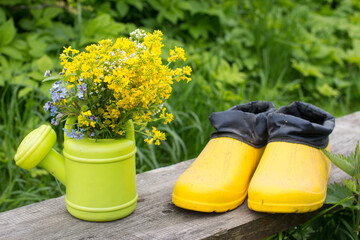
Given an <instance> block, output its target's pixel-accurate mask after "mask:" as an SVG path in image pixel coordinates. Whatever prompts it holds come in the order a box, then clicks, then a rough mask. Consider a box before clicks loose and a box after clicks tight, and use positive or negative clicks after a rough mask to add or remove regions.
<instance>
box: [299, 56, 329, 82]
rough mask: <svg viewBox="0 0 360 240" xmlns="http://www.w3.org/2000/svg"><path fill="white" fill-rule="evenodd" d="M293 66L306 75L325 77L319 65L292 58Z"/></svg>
mask: <svg viewBox="0 0 360 240" xmlns="http://www.w3.org/2000/svg"><path fill="white" fill-rule="evenodd" d="M292 67H293V68H294V69H296V70H298V71H299V72H300V73H301V74H302V75H303V76H305V77H308V76H313V77H316V78H320V79H321V78H323V77H324V75H323V73H322V72H321V69H320V68H319V67H318V66H315V65H312V64H310V63H307V62H301V61H296V60H292Z"/></svg>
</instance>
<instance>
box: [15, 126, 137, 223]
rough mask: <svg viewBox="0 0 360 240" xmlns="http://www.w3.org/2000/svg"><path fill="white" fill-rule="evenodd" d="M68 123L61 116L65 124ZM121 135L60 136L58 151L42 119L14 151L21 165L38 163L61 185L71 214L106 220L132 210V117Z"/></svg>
mask: <svg viewBox="0 0 360 240" xmlns="http://www.w3.org/2000/svg"><path fill="white" fill-rule="evenodd" d="M71 125H72V123H71V121H67V123H66V126H65V127H66V128H70V127H69V126H71ZM125 130H126V131H125V135H126V136H125V138H122V139H100V140H94V139H90V138H84V139H82V140H77V139H71V138H68V137H66V136H65V141H64V150H63V154H64V157H63V156H61V155H60V154H59V153H58V152H56V151H55V150H54V149H52V147H53V145H54V143H55V141H56V133H55V131H54V130H53V129H52V128H51V127H50V126H48V125H42V126H40V127H39V128H37V129H35V130H33V131H32V132H31V133H29V134H28V135H27V136H26V137H25V138H24V140H23V141H22V142H21V144H20V146H19V148H18V151H17V153H16V155H15V162H16V165H18V166H20V167H21V168H23V169H31V168H33V167H35V166H37V165H38V166H41V167H43V168H45V169H46V170H47V171H48V172H49V173H51V174H52V175H53V176H54V177H55V178H57V179H58V180H59V181H60V182H62V183H63V184H64V185H66V196H65V201H66V207H67V210H68V211H69V213H70V214H71V215H73V216H74V217H77V218H79V219H83V220H87V221H99V222H102V221H112V220H116V219H120V218H123V217H125V216H127V215H129V214H130V213H132V212H133V211H134V210H135V207H136V203H137V198H138V195H137V193H136V180H135V178H136V172H135V171H136V169H135V152H136V147H135V139H134V127H133V124H132V122H130V121H129V122H128V123H127V126H126V128H125Z"/></svg>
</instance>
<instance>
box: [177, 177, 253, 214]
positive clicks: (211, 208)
mask: <svg viewBox="0 0 360 240" xmlns="http://www.w3.org/2000/svg"><path fill="white" fill-rule="evenodd" d="M246 194H247V192H246V191H243V192H233V191H228V190H225V189H222V188H221V187H214V186H205V185H202V184H198V183H191V182H182V181H177V182H176V184H175V187H174V191H173V195H172V200H173V203H174V204H175V205H176V206H178V207H181V208H185V209H188V210H193V211H199V212H226V211H229V210H232V209H234V208H236V207H238V206H239V205H241V204H242V203H243V202H244V199H245V197H246Z"/></svg>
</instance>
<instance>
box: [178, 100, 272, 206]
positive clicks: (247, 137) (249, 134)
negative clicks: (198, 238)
mask: <svg viewBox="0 0 360 240" xmlns="http://www.w3.org/2000/svg"><path fill="white" fill-rule="evenodd" d="M274 109H275V107H274V105H273V104H272V103H269V102H259V101H258V102H251V103H248V104H243V105H238V106H235V107H233V108H231V109H229V110H227V111H224V112H217V113H213V114H212V115H211V116H210V122H211V124H212V125H213V126H214V128H215V129H216V131H215V132H214V133H213V134H212V136H211V140H210V141H209V142H208V144H207V145H206V146H205V148H204V149H203V151H202V152H201V154H200V155H199V157H198V158H197V159H196V160H195V161H194V163H193V164H192V165H191V166H190V167H189V168H188V169H187V170H186V171H185V172H184V173H183V174H182V175H181V176H180V177H179V179H178V180H177V181H176V183H175V186H174V191H173V195H172V200H173V203H174V204H175V205H176V206H178V207H181V208H185V209H189V210H194V211H200V212H225V211H228V210H232V209H234V208H236V207H238V206H239V205H241V204H242V203H243V201H244V199H245V197H246V195H247V189H248V185H249V182H250V179H251V177H252V175H253V173H254V171H255V169H256V167H257V165H258V162H259V160H260V158H261V156H262V153H263V151H264V148H265V144H266V141H267V129H266V126H267V125H266V119H267V118H266V116H267V114H268V113H269V112H272V111H274Z"/></svg>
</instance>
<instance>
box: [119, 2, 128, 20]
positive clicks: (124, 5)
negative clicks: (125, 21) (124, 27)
mask: <svg viewBox="0 0 360 240" xmlns="http://www.w3.org/2000/svg"><path fill="white" fill-rule="evenodd" d="M129 9H130V8H129V5H128V4H127V3H125V2H124V1H118V2H117V3H116V10H117V11H118V12H119V14H120V16H121V17H125V16H126V14H127V13H128V11H129Z"/></svg>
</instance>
